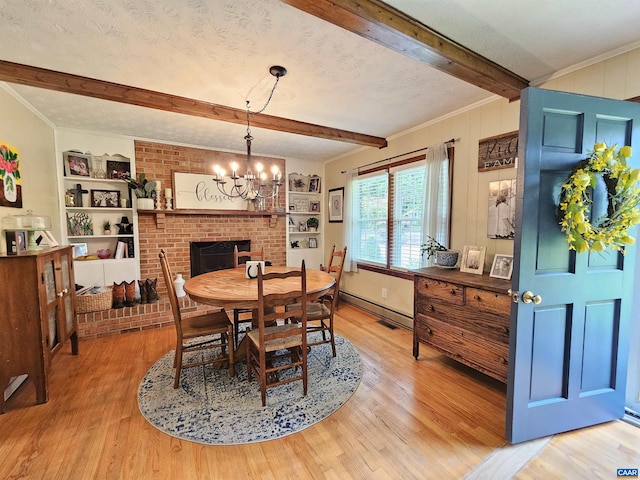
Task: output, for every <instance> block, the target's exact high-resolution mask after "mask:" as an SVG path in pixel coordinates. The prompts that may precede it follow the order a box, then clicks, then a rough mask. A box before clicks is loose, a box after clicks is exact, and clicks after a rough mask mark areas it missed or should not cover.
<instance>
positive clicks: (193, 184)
mask: <svg viewBox="0 0 640 480" xmlns="http://www.w3.org/2000/svg"><path fill="white" fill-rule="evenodd" d="M227 182H229V183H233V180H231V179H230V178H227ZM173 189H174V194H173V196H174V199H175V208H176V209H190V210H246V209H247V202H246V201H245V200H242V199H240V198H228V197H227V196H225V195H223V194H222V193H220V191H219V190H218V187H217V186H216V182H214V181H213V175H207V174H200V173H180V172H174V174H173Z"/></svg>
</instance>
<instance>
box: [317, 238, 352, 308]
mask: <svg viewBox="0 0 640 480" xmlns="http://www.w3.org/2000/svg"><path fill="white" fill-rule="evenodd" d="M346 258H347V246H346V245H345V247H344V248H343V249H342V250H340V251H338V252H336V246H335V245H333V247H332V248H331V254H330V255H329V262H328V263H327V265H326V266H325V265H322V264H321V265H320V270H322V271H323V272H327V273H330V274H332V275H334V277H335V279H336V283H335V285H334V286H333V287H331V289H330V290H329V291H328V292H327V293H326V294H324V295H323V296H322V298H323V299H324V300H327V301H328V303H331V300H332V298H333V296H334V295H336V296H338V297H339V293H340V279H341V278H342V269H343V267H344V261H345V259H346ZM334 262H335V263H334ZM339 302H340V299H339V298H338V302H336V307H337V306H338V303H339Z"/></svg>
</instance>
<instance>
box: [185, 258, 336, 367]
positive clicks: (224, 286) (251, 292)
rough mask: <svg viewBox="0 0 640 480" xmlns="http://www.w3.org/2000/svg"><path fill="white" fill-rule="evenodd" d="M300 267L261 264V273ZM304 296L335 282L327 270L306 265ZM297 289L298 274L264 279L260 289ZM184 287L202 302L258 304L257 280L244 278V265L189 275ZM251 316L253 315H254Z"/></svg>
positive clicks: (313, 297)
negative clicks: (193, 275)
mask: <svg viewBox="0 0 640 480" xmlns="http://www.w3.org/2000/svg"><path fill="white" fill-rule="evenodd" d="M295 270H300V268H298V267H273V266H268V267H265V269H264V273H271V272H279V273H284V272H290V271H295ZM306 272H307V299H308V301H309V302H312V301H315V300H317V299H318V298H319V297H320V296H322V295H324V294H325V293H327V292H328V291H329V289H331V287H333V285H334V284H335V278H333V276H332V275H330V274H328V273H327V272H323V271H320V270H311V269H307V271H306ZM299 289H300V279H299V278H286V279H277V280H270V281H269V282H266V283H265V288H264V293H265V294H266V295H268V294H272V293H286V292H291V291H293V290H299ZM184 290H185V292H187V293H188V294H189V297H190V298H191V299H192V300H194V301H196V302H198V303H204V304H206V305H212V306H216V307H221V308H224V309H225V310H233V309H244V308H250V309H257V308H258V280H257V279H255V278H251V279H250V278H246V275H245V266H244V265H242V266H240V267H238V268H228V269H226V270H215V271H213V272H208V273H203V274H201V275H198V276H197V277H193V278H190V279H189V280H187V281H186V282H185V284H184ZM254 319H255V315H254ZM245 344H246V342H245V341H244V339H243V341H242V342H241V345H239V346H238V349H237V355H236V359H237V360H239V359H241V358H242V357H244V353H245V348H246V347H245Z"/></svg>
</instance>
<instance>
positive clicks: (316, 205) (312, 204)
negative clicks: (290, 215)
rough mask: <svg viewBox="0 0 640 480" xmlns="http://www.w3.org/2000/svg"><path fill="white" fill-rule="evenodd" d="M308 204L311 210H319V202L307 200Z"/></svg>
mask: <svg viewBox="0 0 640 480" xmlns="http://www.w3.org/2000/svg"><path fill="white" fill-rule="evenodd" d="M309 206H310V210H311V211H312V212H319V211H320V202H309Z"/></svg>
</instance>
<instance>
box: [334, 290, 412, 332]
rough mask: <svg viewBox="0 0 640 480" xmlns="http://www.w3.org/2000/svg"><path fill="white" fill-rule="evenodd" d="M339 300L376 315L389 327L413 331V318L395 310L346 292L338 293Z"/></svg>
mask: <svg viewBox="0 0 640 480" xmlns="http://www.w3.org/2000/svg"><path fill="white" fill-rule="evenodd" d="M340 300H342V301H344V302H346V303H350V304H352V305H355V306H356V307H358V308H361V309H362V310H364V311H366V312H369V313H371V314H372V315H376V316H378V317H380V318H381V319H382V320H383V321H384V322H387V323H389V324H391V325H395V326H398V327H402V328H406V329H408V330H413V318H412V317H409V316H407V315H405V314H403V313H400V312H396V311H395V310H391V309H389V308H386V307H384V306H382V305H378V304H377V303H373V302H371V301H370V300H366V299H364V298H361V297H358V296H356V295H351V294H350V293H346V292H340Z"/></svg>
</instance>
